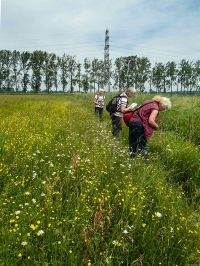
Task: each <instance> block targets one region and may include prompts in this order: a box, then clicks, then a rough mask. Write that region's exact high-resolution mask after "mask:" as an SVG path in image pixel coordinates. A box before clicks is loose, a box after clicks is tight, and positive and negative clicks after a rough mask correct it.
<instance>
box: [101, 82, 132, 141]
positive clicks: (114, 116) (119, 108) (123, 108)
mask: <svg viewBox="0 0 200 266" xmlns="http://www.w3.org/2000/svg"><path fill="white" fill-rule="evenodd" d="M135 94H136V89H135V88H133V87H129V88H128V89H127V90H126V91H125V92H122V93H121V94H119V95H117V96H115V100H114V102H115V104H114V106H115V108H113V109H110V111H109V112H110V117H111V121H112V135H113V136H114V137H115V138H119V137H120V135H121V131H122V118H123V113H126V112H129V111H132V110H133V109H134V107H133V106H132V105H128V98H131V97H134V96H135ZM112 101H113V99H112V100H111V101H110V102H112ZM106 109H107V110H108V109H109V108H108V107H107V108H106Z"/></svg>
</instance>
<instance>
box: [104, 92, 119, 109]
mask: <svg viewBox="0 0 200 266" xmlns="http://www.w3.org/2000/svg"><path fill="white" fill-rule="evenodd" d="M120 98H121V96H120V95H116V96H114V97H113V98H112V99H111V100H110V101H109V102H108V104H107V105H106V110H107V111H108V112H109V113H115V112H117V111H118V110H117V105H118V102H119V99H120Z"/></svg>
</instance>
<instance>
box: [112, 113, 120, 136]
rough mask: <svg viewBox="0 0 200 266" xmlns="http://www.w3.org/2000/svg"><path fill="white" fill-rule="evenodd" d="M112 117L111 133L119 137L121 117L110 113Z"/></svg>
mask: <svg viewBox="0 0 200 266" xmlns="http://www.w3.org/2000/svg"><path fill="white" fill-rule="evenodd" d="M111 119H112V135H113V136H114V137H116V138H119V137H120V135H121V131H122V119H121V117H118V116H115V115H113V114H112V115H111Z"/></svg>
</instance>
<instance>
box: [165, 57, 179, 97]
mask: <svg viewBox="0 0 200 266" xmlns="http://www.w3.org/2000/svg"><path fill="white" fill-rule="evenodd" d="M165 72H166V83H167V86H169V88H170V92H171V94H172V91H173V86H174V85H175V84H176V78H177V74H178V70H177V68H176V63H175V62H174V61H172V62H167V64H166V66H165Z"/></svg>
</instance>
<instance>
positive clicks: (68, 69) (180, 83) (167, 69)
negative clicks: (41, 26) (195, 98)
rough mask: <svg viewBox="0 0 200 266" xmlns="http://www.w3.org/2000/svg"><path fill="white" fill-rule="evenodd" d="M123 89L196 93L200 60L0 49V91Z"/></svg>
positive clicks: (199, 75) (199, 89) (198, 89)
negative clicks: (106, 58) (106, 57)
mask: <svg viewBox="0 0 200 266" xmlns="http://www.w3.org/2000/svg"><path fill="white" fill-rule="evenodd" d="M111 86H112V90H123V89H124V88H127V87H129V86H135V87H136V88H137V89H138V90H139V91H141V92H144V91H145V89H147V88H148V90H150V91H155V92H163V93H165V92H171V93H172V92H177V93H178V92H181V93H193V92H199V91H200V60H197V61H196V62H192V61H191V62H190V61H187V60H185V59H182V60H181V61H180V63H178V64H177V63H176V62H174V61H171V62H167V63H166V64H163V63H161V62H158V63H155V64H154V66H151V62H150V61H149V59H148V58H147V57H138V56H136V55H135V56H128V57H119V58H116V59H115V61H114V62H112V60H109V62H108V63H105V62H104V60H100V59H97V58H94V59H88V58H85V59H84V61H83V63H80V61H78V60H77V59H76V57H75V56H71V55H66V54H63V55H62V56H57V55H56V54H54V53H47V52H45V51H39V50H36V51H33V52H28V51H24V52H19V51H16V50H14V51H9V50H0V92H23V93H26V92H29V91H31V92H34V93H39V92H41V91H46V92H48V93H49V92H51V91H55V92H74V91H78V92H88V91H90V92H95V91H97V90H98V89H99V87H104V88H106V89H107V90H111Z"/></svg>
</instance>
